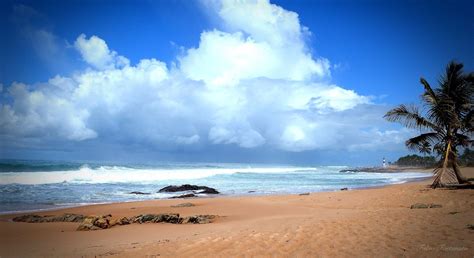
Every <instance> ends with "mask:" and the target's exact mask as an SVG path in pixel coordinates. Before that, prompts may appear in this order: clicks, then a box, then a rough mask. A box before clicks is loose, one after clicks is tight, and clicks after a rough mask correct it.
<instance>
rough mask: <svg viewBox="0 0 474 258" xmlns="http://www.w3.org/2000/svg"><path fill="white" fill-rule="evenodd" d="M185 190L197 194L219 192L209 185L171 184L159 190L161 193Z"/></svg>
mask: <svg viewBox="0 0 474 258" xmlns="http://www.w3.org/2000/svg"><path fill="white" fill-rule="evenodd" d="M184 191H193V193H197V194H219V191H217V190H216V189H214V188H211V187H207V186H200V185H190V184H185V185H180V186H177V185H169V186H166V187H163V188H161V189H160V190H159V191H158V192H159V193H175V192H184Z"/></svg>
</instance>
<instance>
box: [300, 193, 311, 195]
mask: <svg viewBox="0 0 474 258" xmlns="http://www.w3.org/2000/svg"><path fill="white" fill-rule="evenodd" d="M299 195H300V196H301V195H309V193H300V194H299Z"/></svg>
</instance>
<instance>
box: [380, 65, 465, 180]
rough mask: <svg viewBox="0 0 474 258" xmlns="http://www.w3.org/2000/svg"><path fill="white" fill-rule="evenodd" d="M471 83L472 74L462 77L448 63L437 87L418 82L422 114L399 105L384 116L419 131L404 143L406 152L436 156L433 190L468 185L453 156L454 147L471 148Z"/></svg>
mask: <svg viewBox="0 0 474 258" xmlns="http://www.w3.org/2000/svg"><path fill="white" fill-rule="evenodd" d="M473 81H474V73H472V72H471V73H469V74H465V73H463V65H462V64H460V63H456V62H451V63H449V64H448V66H447V67H446V74H444V75H443V76H442V77H441V80H440V81H439V87H438V88H434V89H433V88H432V87H431V86H430V84H429V83H428V82H427V81H426V80H425V79H423V78H421V79H420V82H421V84H422V85H423V87H424V92H423V94H422V95H421V99H422V101H423V104H424V105H423V110H424V112H423V114H422V113H421V112H420V110H419V109H418V108H417V107H415V106H407V105H400V106H398V107H396V108H394V109H392V110H390V111H388V112H387V114H385V116H384V117H385V118H386V119H387V120H388V121H391V122H400V123H402V124H404V125H405V126H406V127H408V128H412V129H417V130H418V131H420V133H421V134H420V135H418V136H416V137H413V138H411V139H408V140H407V141H406V142H405V144H406V146H407V147H408V148H409V149H411V150H416V151H420V152H422V153H435V154H437V155H438V156H439V157H440V162H439V165H438V167H437V168H436V169H435V170H434V173H435V179H434V181H433V184H432V187H433V188H436V187H444V186H447V185H452V184H460V183H469V182H468V181H467V179H466V178H465V177H463V175H462V174H461V173H460V169H459V165H458V158H457V157H458V148H468V147H470V146H472V145H473V141H472V140H471V136H472V134H473V132H474V111H473V109H474V104H473V99H474V96H473V95H474V86H473Z"/></svg>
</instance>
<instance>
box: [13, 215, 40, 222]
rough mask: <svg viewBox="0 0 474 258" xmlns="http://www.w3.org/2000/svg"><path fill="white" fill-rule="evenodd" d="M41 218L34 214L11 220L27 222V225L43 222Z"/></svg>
mask: <svg viewBox="0 0 474 258" xmlns="http://www.w3.org/2000/svg"><path fill="white" fill-rule="evenodd" d="M43 218H44V217H43V216H40V215H35V214H26V215H22V216H19V217H15V218H13V221H15V222H28V223H40V222H43V221H42V220H43Z"/></svg>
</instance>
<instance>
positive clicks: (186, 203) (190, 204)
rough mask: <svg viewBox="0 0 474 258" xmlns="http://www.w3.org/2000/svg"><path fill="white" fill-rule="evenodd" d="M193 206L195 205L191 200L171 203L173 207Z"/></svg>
mask: <svg viewBox="0 0 474 258" xmlns="http://www.w3.org/2000/svg"><path fill="white" fill-rule="evenodd" d="M193 206H195V205H194V204H192V203H190V202H184V203H180V204H176V205H171V207H172V208H182V207H193Z"/></svg>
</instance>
